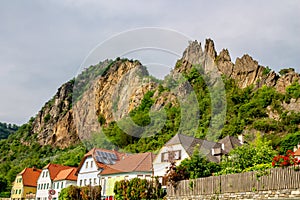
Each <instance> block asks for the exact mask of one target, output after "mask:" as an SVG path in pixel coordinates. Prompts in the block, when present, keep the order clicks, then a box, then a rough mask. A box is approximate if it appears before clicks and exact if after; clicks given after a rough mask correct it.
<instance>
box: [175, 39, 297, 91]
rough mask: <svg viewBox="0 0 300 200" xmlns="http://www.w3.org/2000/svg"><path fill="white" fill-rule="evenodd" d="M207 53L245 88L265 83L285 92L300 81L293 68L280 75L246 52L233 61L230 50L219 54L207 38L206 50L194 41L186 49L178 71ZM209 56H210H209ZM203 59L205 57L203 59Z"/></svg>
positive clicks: (226, 73) (220, 67) (224, 72)
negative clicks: (260, 63)
mask: <svg viewBox="0 0 300 200" xmlns="http://www.w3.org/2000/svg"><path fill="white" fill-rule="evenodd" d="M205 55H206V58H205V59H206V60H208V59H211V60H213V61H214V63H215V66H216V67H217V68H218V70H219V72H220V73H221V74H224V75H226V76H227V77H229V78H232V79H234V80H235V81H236V83H237V84H238V86H239V87H241V88H245V87H247V86H250V85H255V86H256V87H261V86H263V85H266V86H269V87H275V88H276V90H277V91H279V92H281V93H285V89H286V87H287V86H289V85H291V84H292V83H293V82H295V81H298V82H299V83H300V75H299V74H298V73H296V72H295V71H293V70H290V71H288V72H287V73H285V74H284V75H282V76H280V75H279V74H277V73H275V72H274V71H272V70H270V69H268V68H267V67H264V66H261V65H259V64H258V62H257V61H256V60H254V59H253V58H252V57H251V56H250V55H248V54H245V55H243V56H242V57H241V58H237V59H236V61H235V63H233V62H232V61H231V57H230V54H229V51H228V50H227V49H222V50H221V51H220V53H219V54H217V52H216V50H215V45H214V42H213V41H212V40H211V39H206V42H205V48H204V51H203V50H202V48H201V43H199V42H197V41H193V42H191V43H190V45H189V46H188V48H187V49H186V50H185V51H184V54H183V57H182V59H181V62H182V63H183V66H182V67H180V69H179V70H178V71H182V70H186V69H188V68H190V67H191V66H192V64H195V63H200V62H201V57H203V56H205ZM207 56H208V57H209V58H207ZM202 60H203V59H202Z"/></svg>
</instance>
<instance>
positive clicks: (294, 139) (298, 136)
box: [279, 132, 300, 155]
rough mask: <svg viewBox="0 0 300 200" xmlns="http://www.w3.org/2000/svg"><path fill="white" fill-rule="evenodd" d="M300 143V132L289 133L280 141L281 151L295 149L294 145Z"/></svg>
mask: <svg viewBox="0 0 300 200" xmlns="http://www.w3.org/2000/svg"><path fill="white" fill-rule="evenodd" d="M299 143H300V132H296V133H289V134H288V135H286V136H285V137H284V138H283V139H282V140H281V142H280V143H279V146H280V148H279V153H280V154H281V155H283V154H285V153H286V152H287V151H288V150H294V147H295V146H297V145H298V144H299Z"/></svg>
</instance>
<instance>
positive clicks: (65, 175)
mask: <svg viewBox="0 0 300 200" xmlns="http://www.w3.org/2000/svg"><path fill="white" fill-rule="evenodd" d="M76 170H77V168H69V169H65V170H62V171H60V172H59V173H58V174H57V175H56V177H55V178H54V179H53V185H52V192H53V195H52V199H53V200H57V199H58V197H59V194H60V192H61V190H62V189H63V188H66V187H69V186H70V185H76V184H77V176H75V173H76Z"/></svg>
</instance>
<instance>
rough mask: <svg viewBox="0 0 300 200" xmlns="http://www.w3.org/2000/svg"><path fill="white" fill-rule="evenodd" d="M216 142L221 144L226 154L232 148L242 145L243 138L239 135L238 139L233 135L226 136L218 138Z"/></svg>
mask: <svg viewBox="0 0 300 200" xmlns="http://www.w3.org/2000/svg"><path fill="white" fill-rule="evenodd" d="M218 143H221V144H222V150H223V151H224V154H225V155H227V154H228V153H229V152H230V151H231V150H232V149H234V148H236V147H239V146H242V145H243V139H242V137H239V139H238V138H236V137H233V136H226V137H224V138H223V139H221V140H219V142H218Z"/></svg>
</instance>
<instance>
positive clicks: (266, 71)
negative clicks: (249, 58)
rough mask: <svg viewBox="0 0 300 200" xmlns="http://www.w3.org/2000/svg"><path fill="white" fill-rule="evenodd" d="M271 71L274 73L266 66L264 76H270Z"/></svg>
mask: <svg viewBox="0 0 300 200" xmlns="http://www.w3.org/2000/svg"><path fill="white" fill-rule="evenodd" d="M271 71H272V70H271V69H270V68H269V67H268V66H266V68H265V69H264V71H263V75H264V76H266V75H268V74H269V73H270V72H271Z"/></svg>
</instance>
